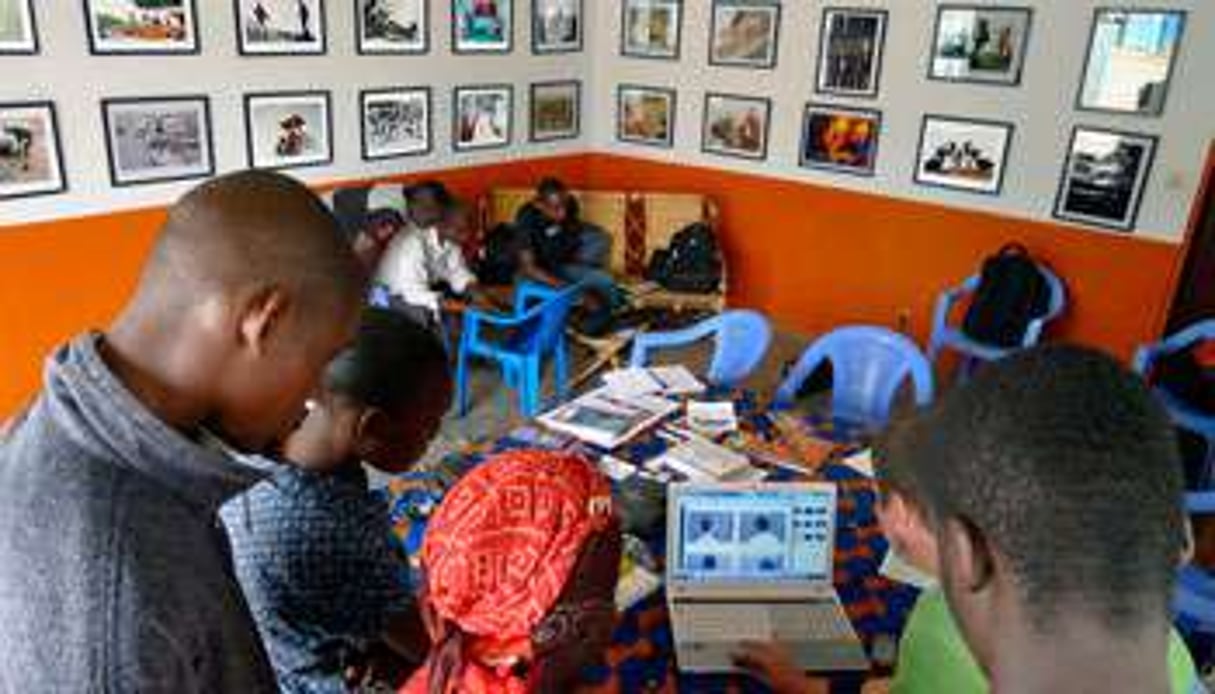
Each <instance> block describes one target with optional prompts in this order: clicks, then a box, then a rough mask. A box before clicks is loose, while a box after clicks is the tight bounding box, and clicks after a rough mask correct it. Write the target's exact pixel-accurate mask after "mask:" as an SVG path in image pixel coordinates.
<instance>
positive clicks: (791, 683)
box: [734, 642, 831, 694]
mask: <svg viewBox="0 0 1215 694" xmlns="http://www.w3.org/2000/svg"><path fill="white" fill-rule="evenodd" d="M734 664H735V665H737V666H738V667H740V668H742V669H744V670H746V671H747V672H750V673H751V674H752V675H755V676H756V677H758V678H759V679H761V680H763V681H764V682H765V683H766V684H767V685H768V686H769V687H771V688H772V691H773V692H776V694H828V692H830V691H831V684H830V682H828V681H827V680H825V679H815V678H810V677H807V676H806V675H805V673H803V672H802V671H801V669H800V668H799V667H798V666H797V665H796V664H794V662H793V658H792V657H791V656H790V655H789V654H788V653H787V652H786V651H785V649H784V648H782V647H781V646H780V645H779V644H775V643H756V642H747V643H744V644H742V647H741V649H740V651H739V652H738V653H736V654H735V655H734Z"/></svg>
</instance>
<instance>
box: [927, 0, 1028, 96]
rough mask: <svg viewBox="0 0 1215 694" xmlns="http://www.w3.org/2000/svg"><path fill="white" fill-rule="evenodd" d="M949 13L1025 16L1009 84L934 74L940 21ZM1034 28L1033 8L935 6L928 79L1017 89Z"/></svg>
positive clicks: (1011, 6)
mask: <svg viewBox="0 0 1215 694" xmlns="http://www.w3.org/2000/svg"><path fill="white" fill-rule="evenodd" d="M949 11H963V12H965V11H982V12H999V13H1008V14H1022V15H1024V16H1025V33H1024V34H1023V35H1022V36H1021V43H1020V46H1019V47H1018V49H1017V50H1018V52H1019V56H1020V57H1019V61H1018V63H1017V72H1016V76H1015V77H1014V78H1013V80H1012V81H1011V82H999V81H995V80H982V79H974V78H967V77H943V76H941V75H938V74H936V69H935V64H936V58H937V46H938V45H939V41H940V36H941V20H942V19H943V18H944V16H945V13H946V12H949ZM1033 26H1034V8H1032V7H1030V6H1028V5H1007V6H1006V5H975V4H952V3H951V4H944V5H938V6H937V15H936V23H935V24H934V25H933V30H932V45H931V47H930V49H929V52H928V79H930V80H933V81H936V82H952V83H955V84H979V85H985V86H989V87H1019V86H1021V81H1022V79H1024V76H1025V58H1026V56H1027V51H1028V50H1029V39H1030V35H1031V34H1032V33H1033Z"/></svg>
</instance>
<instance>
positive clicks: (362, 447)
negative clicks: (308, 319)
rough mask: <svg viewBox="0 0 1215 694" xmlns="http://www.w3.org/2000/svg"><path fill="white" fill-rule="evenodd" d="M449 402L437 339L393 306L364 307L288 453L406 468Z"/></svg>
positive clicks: (325, 463) (316, 465) (328, 465)
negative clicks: (349, 341)
mask: <svg viewBox="0 0 1215 694" xmlns="http://www.w3.org/2000/svg"><path fill="white" fill-rule="evenodd" d="M450 404H451V379H450V377H449V375H448V366H447V353H446V351H445V350H444V348H443V345H442V343H441V342H440V341H439V339H438V337H436V336H435V334H434V333H433V332H431V331H430V330H428V329H427V328H425V327H424V326H422V325H420V324H418V323H416V322H414V321H412V320H410V319H409V318H407V317H405V316H404V315H402V314H399V313H397V312H395V311H391V310H388V309H380V308H366V309H364V311H363V316H362V322H361V323H360V325H359V330H358V334H357V336H356V337H355V340H354V343H353V344H351V345H350V346H349V347H348V348H346V349H345V350H343V351H342V352H341V353H340V354H338V355H337V357H335V358H334V359H333V361H332V362H330V363H329V366H328V368H327V369H326V370H325V374H324V377H323V379H322V383H321V390H320V393H318V395H317V397H316V398H315V399H314V401H313V406H312V408H311V409H310V410H309V412H308V415H307V416H306V417H305V418H304V421H303V422H302V423H301V424H300V426H299V428H298V429H297V430H296V431H295V432H294V433H293V434H292V435H291V437H290V438H289V439H288V441H287V447H286V451H285V453H286V457H287V458H288V459H289V460H291V461H293V462H295V463H297V464H299V465H302V466H304V467H307V468H310V469H322V470H324V469H332V468H334V467H339V466H341V465H343V464H346V463H350V462H353V461H364V462H367V463H369V464H371V465H374V466H375V467H377V468H379V469H381V470H383V471H385V472H389V473H396V472H403V471H405V470H407V469H409V468H410V467H411V466H412V465H413V464H414V463H415V462H416V461H417V459H418V458H419V457H420V456H421V455H422V454H423V453H425V452H426V447H427V446H428V445H429V444H430V441H431V439H433V438H434V436H435V434H436V433H437V431H438V428H439V424H440V422H441V420H442V418H443V415H444V413H446V412H447V408H448V406H449V405H450Z"/></svg>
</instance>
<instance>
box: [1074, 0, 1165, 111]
mask: <svg viewBox="0 0 1215 694" xmlns="http://www.w3.org/2000/svg"><path fill="white" fill-rule="evenodd" d="M1185 19H1186V13H1185V12H1183V11H1181V10H1148V9H1136V10H1121V9H1108V8H1102V9H1098V10H1096V12H1095V13H1094V15H1093V29H1092V34H1091V36H1090V37H1089V40H1088V57H1087V58H1086V59H1085V61H1084V76H1083V77H1082V78H1081V80H1080V94H1079V95H1078V96H1077V98H1076V102H1077V103H1076V108H1079V109H1082V110H1086V111H1109V112H1113V113H1129V114H1135V115H1140V116H1159V115H1160V114H1161V113H1163V112H1164V99H1165V96H1166V95H1167V94H1168V91H1169V82H1170V81H1171V80H1172V75H1173V64H1174V63H1175V62H1177V52H1178V50H1179V49H1180V47H1181V36H1182V33H1183V32H1184V31H1185Z"/></svg>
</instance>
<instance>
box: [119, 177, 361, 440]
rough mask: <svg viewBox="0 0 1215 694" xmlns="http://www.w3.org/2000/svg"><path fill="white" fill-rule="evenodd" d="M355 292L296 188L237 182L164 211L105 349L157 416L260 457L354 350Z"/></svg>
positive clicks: (321, 221) (342, 258)
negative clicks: (145, 393)
mask: <svg viewBox="0 0 1215 694" xmlns="http://www.w3.org/2000/svg"><path fill="white" fill-rule="evenodd" d="M364 289H365V287H364V278H363V273H362V272H361V270H360V268H359V266H358V263H357V261H356V260H355V258H354V255H353V253H352V252H351V250H350V248H349V246H348V245H347V244H346V243H345V241H344V239H343V236H342V233H341V231H340V230H339V227H338V224H337V221H336V220H335V219H334V217H333V215H332V214H330V212H329V211H328V210H327V209H326V208H325V206H324V205H323V204H322V203H321V201H320V200H319V199H318V198H317V197H316V196H315V195H314V194H313V193H312V192H311V191H310V190H308V188H306V187H305V186H303V185H302V184H300V183H298V182H297V181H294V180H292V179H290V178H287V177H286V176H283V175H281V174H276V173H271V172H266V171H243V172H239V173H233V174H228V175H225V176H220V177H218V178H215V179H212V180H210V181H207V182H206V183H203V184H201V185H199V186H197V187H196V188H194V189H193V190H191V191H190V192H189V193H187V194H186V195H185V196H184V197H183V198H182V199H181V200H180V201H178V202H177V203H176V204H175V205H173V207H172V208H171V209H170V210H169V214H168V219H167V221H166V222H165V224H164V226H163V228H162V229H161V233H160V236H159V237H158V239H157V241H156V243H155V245H154V247H153V249H152V252H151V253H150V255H149V257H148V260H147V262H146V263H145V265H144V269H143V274H142V277H141V278H140V282H139V286H138V288H137V289H136V292H135V296H134V297H133V299H132V300H131V302H130V303H129V304H128V305H127V307H126V308H125V309H124V311H123V313H122V315H121V316H120V317H119V319H118V320H117V321H116V322H115V324H114V325H113V326H112V328H111V330H110V331H109V334H108V335H107V341H108V343H109V344H110V345H111V347H112V348H113V349H115V350H117V351H118V352H119V354H118V357H117V358H118V359H119V360H120V361H122V362H126V363H127V364H133V365H134V366H132V367H130V370H131V373H130V374H128V378H132V379H139V378H141V377H142V378H144V379H152V380H157V381H160V384H159V386H158V389H159V390H160V391H161V397H164V398H166V401H167V405H166V408H170V409H177V410H192V413H191V414H190V415H189V416H180V417H179V419H180V420H181V421H183V422H184V421H186V420H194V421H199V422H201V423H202V424H203V425H205V426H207V427H209V428H210V429H212V430H213V431H214V432H215V433H216V434H218V435H220V436H221V437H223V438H224V439H225V440H227V441H228V442H229V443H230V444H231V445H233V446H235V447H237V448H239V449H242V450H246V451H261V450H265V449H267V448H268V447H269V446H271V445H272V444H274V443H275V442H277V441H278V440H279V439H280V438H281V437H282V436H283V435H284V434H286V433H287V431H288V430H290V428H291V426H292V425H293V424H294V423H295V422H296V421H297V420H298V418H299V413H300V412H301V411H302V409H303V404H304V400H305V398H306V397H307V395H308V393H309V392H310V391H311V390H312V389H313V388H314V387H315V385H316V380H317V376H318V375H319V373H320V371H321V369H322V368H323V367H324V365H325V364H326V363H327V362H328V361H329V360H330V359H331V358H333V355H334V354H336V353H337V351H338V350H339V349H341V348H342V346H344V345H345V344H346V343H347V341H349V340H350V338H351V336H352V335H353V333H354V327H355V324H356V322H357V318H358V306H359V303H360V300H361V297H362V295H363V292H364Z"/></svg>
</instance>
